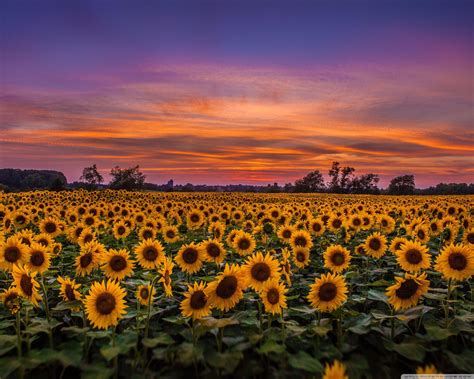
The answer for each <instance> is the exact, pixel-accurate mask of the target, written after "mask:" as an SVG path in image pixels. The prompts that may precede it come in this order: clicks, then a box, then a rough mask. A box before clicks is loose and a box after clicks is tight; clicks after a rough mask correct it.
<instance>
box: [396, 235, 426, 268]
mask: <svg viewBox="0 0 474 379" xmlns="http://www.w3.org/2000/svg"><path fill="white" fill-rule="evenodd" d="M395 255H396V256H397V262H398V264H399V265H400V267H401V268H402V269H403V270H405V271H408V272H418V271H420V270H425V269H428V268H430V266H431V262H430V254H429V253H428V248H427V247H426V246H424V245H422V244H421V243H419V242H417V241H406V242H404V243H403V245H402V246H401V248H400V249H399V250H397V251H396V252H395Z"/></svg>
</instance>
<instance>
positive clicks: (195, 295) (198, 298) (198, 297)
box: [180, 282, 211, 320]
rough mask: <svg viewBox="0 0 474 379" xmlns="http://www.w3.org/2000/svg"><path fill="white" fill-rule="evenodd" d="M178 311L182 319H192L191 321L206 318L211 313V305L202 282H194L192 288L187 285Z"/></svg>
mask: <svg viewBox="0 0 474 379" xmlns="http://www.w3.org/2000/svg"><path fill="white" fill-rule="evenodd" d="M180 309H181V314H182V315H183V316H184V317H192V319H193V320H198V319H200V318H203V317H206V316H208V315H209V314H210V313H211V304H210V301H209V298H208V296H207V295H206V284H205V283H204V282H200V283H197V282H194V285H193V286H190V285H188V290H187V292H186V293H185V294H184V300H183V301H181V304H180Z"/></svg>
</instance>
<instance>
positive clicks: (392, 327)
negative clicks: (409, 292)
mask: <svg viewBox="0 0 474 379" xmlns="http://www.w3.org/2000/svg"><path fill="white" fill-rule="evenodd" d="M390 316H391V317H390V338H391V339H392V341H393V339H394V337H395V310H394V309H393V307H391V309H390Z"/></svg>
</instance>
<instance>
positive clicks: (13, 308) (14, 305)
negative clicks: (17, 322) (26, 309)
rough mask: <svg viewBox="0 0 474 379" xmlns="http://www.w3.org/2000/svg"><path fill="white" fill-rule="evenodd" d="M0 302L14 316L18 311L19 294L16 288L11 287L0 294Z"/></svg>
mask: <svg viewBox="0 0 474 379" xmlns="http://www.w3.org/2000/svg"><path fill="white" fill-rule="evenodd" d="M0 301H1V302H2V303H3V305H4V306H5V307H6V308H7V309H8V310H9V311H10V313H11V314H13V315H14V314H16V313H17V312H18V310H19V309H20V292H19V291H18V289H17V288H16V287H14V286H11V287H10V288H8V289H5V290H4V291H3V292H2V293H1V294H0Z"/></svg>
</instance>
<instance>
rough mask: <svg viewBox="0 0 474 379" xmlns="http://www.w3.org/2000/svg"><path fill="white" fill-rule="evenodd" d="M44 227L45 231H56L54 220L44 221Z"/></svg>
mask: <svg viewBox="0 0 474 379" xmlns="http://www.w3.org/2000/svg"><path fill="white" fill-rule="evenodd" d="M44 229H45V230H46V232H47V233H54V232H55V231H56V224H55V223H54V222H48V223H46V225H45V227H44Z"/></svg>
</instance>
